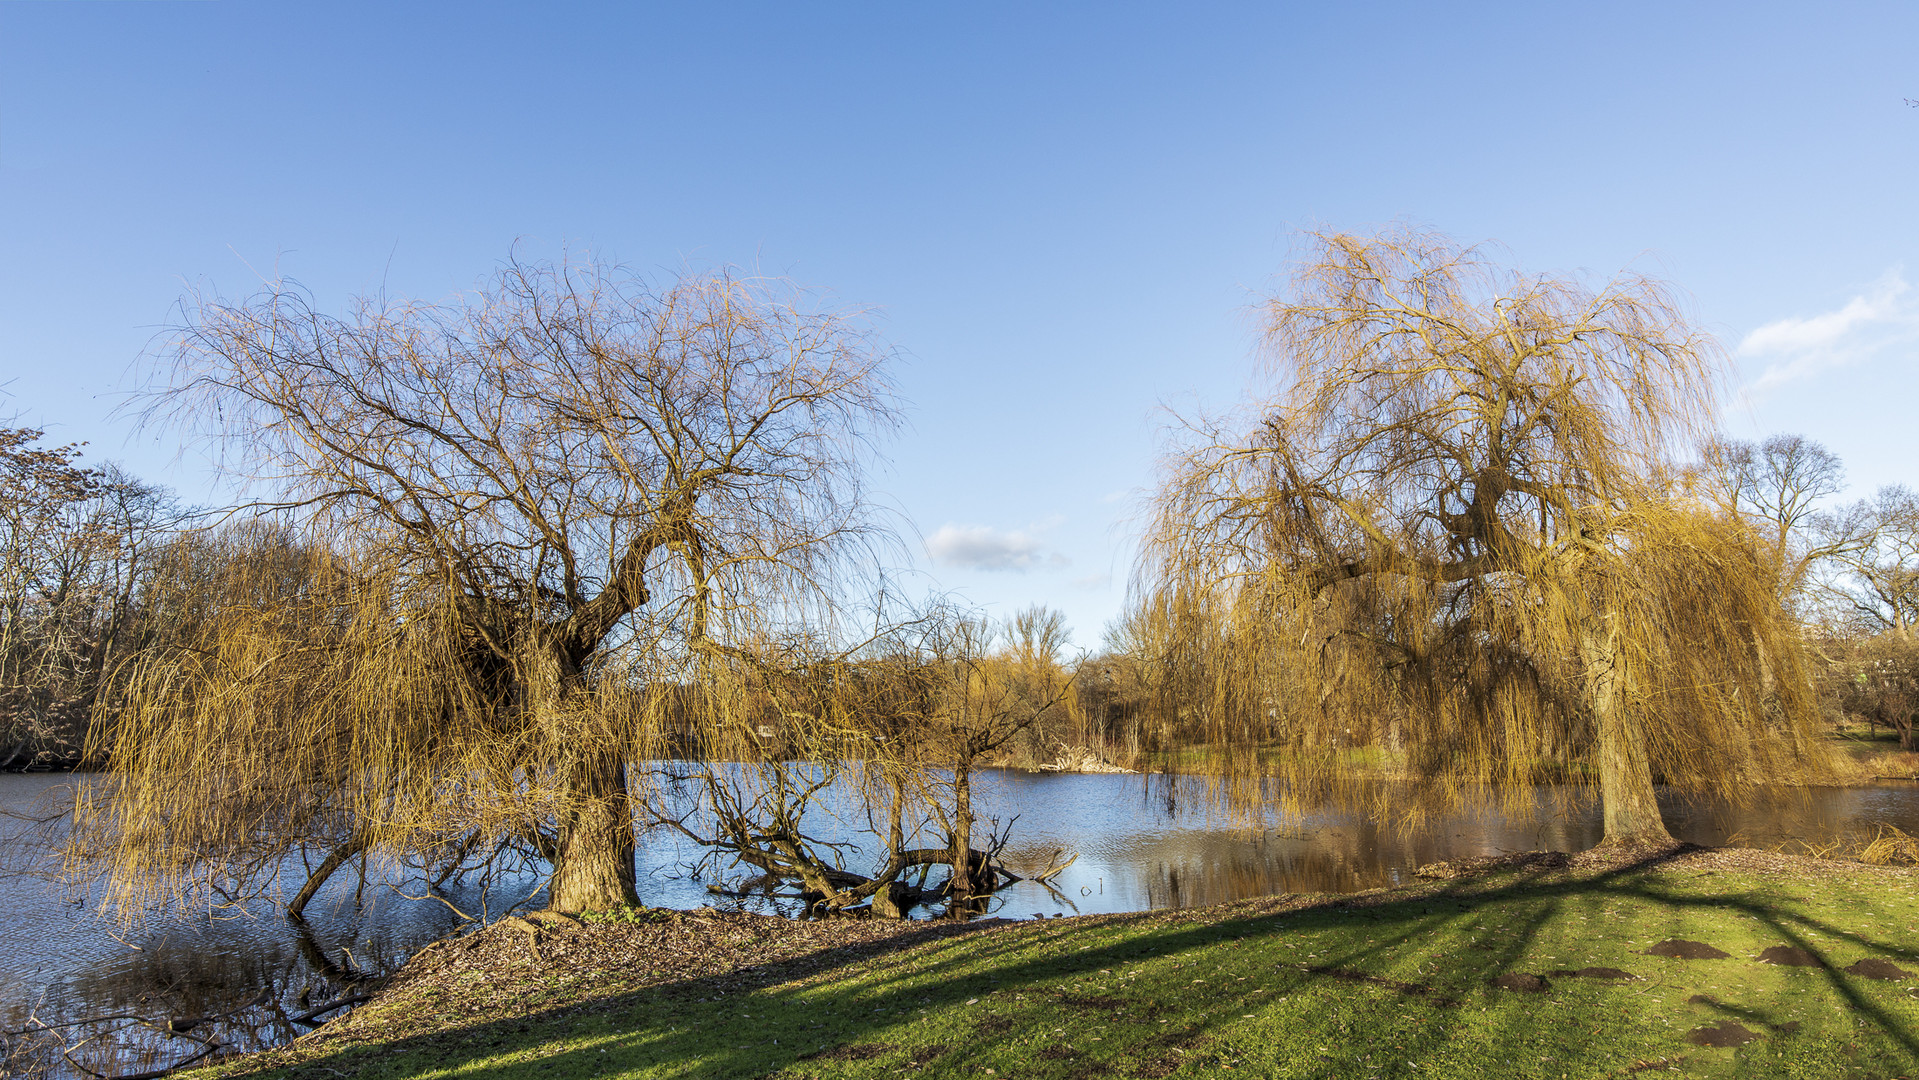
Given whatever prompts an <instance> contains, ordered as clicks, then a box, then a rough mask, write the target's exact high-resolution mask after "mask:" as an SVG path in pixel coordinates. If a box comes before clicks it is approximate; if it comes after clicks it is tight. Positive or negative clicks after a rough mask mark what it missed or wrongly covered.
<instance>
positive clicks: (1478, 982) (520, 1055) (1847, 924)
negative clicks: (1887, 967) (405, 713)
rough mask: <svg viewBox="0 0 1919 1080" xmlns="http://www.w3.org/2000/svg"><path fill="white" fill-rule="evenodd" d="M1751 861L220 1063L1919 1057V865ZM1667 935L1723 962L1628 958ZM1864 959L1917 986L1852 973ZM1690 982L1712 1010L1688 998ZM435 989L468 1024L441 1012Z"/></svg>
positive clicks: (410, 1074) (1399, 903)
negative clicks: (1522, 987) (1803, 954)
mask: <svg viewBox="0 0 1919 1080" xmlns="http://www.w3.org/2000/svg"><path fill="white" fill-rule="evenodd" d="M1742 857H1744V856H1742ZM1733 861H1734V860H1722V861H1721V862H1719V863H1718V864H1717V865H1719V866H1722V867H1723V866H1726V865H1729V864H1730V863H1732V862H1733ZM1758 863H1759V865H1758V867H1757V868H1756V869H1749V870H1739V869H1732V870H1728V869H1723V868H1722V869H1707V868H1705V867H1708V866H1711V865H1714V864H1713V863H1712V862H1710V861H1708V860H1702V861H1699V862H1693V863H1690V864H1688V863H1684V862H1682V863H1681V864H1680V865H1678V866H1677V867H1671V866H1668V867H1664V868H1660V867H1651V868H1648V867H1645V866H1629V867H1624V868H1613V869H1594V870H1585V871H1558V872H1547V873H1538V874H1519V873H1504V874H1497V875H1490V876H1485V877H1480V878H1473V879H1465V880H1458V881H1451V882H1443V883H1435V884H1424V885H1420V886H1416V887H1412V888H1408V889H1403V890H1396V891H1391V892H1384V893H1374V894H1368V895H1362V896H1357V897H1317V898H1299V897H1294V898H1281V899H1275V900H1269V901H1258V902H1245V903H1240V904H1232V905H1226V906H1223V907H1219V908H1212V909H1205V910H1196V911H1185V912H1155V913H1147V914H1143V915H1136V916H1111V917H1087V918H1080V919H1065V920H1051V921H1044V922H1035V923H1026V924H1020V925H1016V926H1010V927H1005V928H1000V929H993V930H984V931H981V932H979V933H975V934H969V935H964V936H960V937H955V938H949V939H946V940H942V941H935V942H931V943H926V944H920V945H914V946H910V947H905V948H901V949H898V950H896V951H893V952H890V953H884V954H882V955H879V956H874V957H869V958H867V959H864V960H862V961H860V962H858V963H856V964H853V965H850V966H848V967H844V968H841V969H837V970H835V971H833V972H831V973H830V974H828V975H824V976H809V977H804V978H799V979H789V980H787V981H784V982H781V981H778V977H777V972H776V973H774V974H773V976H772V981H773V983H774V984H773V985H762V986H758V987H754V988H748V989H745V990H743V991H738V992H730V991H729V990H728V989H727V987H728V985H729V984H728V983H726V982H725V981H724V980H689V981H686V982H682V983H678V984H671V985H666V986H661V987H656V988H652V989H647V990H641V991H629V992H624V993H619V992H615V993H604V992H601V993H599V994H598V996H595V997H591V998H589V999H587V1000H579V999H577V998H574V999H566V998H565V996H564V995H562V996H561V997H562V999H561V1000H555V1001H554V1002H552V1003H551V1004H550V1005H542V1006H541V1008H540V1009H538V1010H535V1011H533V1012H532V1013H530V1014H529V1015H525V1016H520V1017H515V1018H510V1019H489V1018H488V1017H486V1016H485V1015H478V1016H473V1017H472V1018H470V1019H469V1020H466V1021H462V1022H457V1023H450V1024H447V1025H445V1026H443V1027H441V1028H440V1029H439V1030H437V1031H436V1032H434V1033H432V1034H430V1035H419V1036H413V1037H409V1038H403V1039H397V1040H394V1041H390V1042H381V1041H378V1040H377V1039H376V1040H375V1041H373V1042H372V1043H369V1044H366V1045H361V1046H357V1047H354V1048H352V1049H339V1050H329V1051H326V1052H323V1053H316V1054H308V1055H304V1056H305V1060H304V1061H303V1062H302V1063H300V1064H298V1065H294V1066H289V1065H286V1064H276V1065H274V1066H273V1067H271V1068H268V1067H266V1066H267V1065H268V1063H269V1062H270V1061H272V1060H273V1059H271V1058H266V1059H259V1060H246V1059H242V1060H239V1061H235V1062H230V1063H227V1064H226V1065H223V1066H221V1067H219V1068H218V1069H215V1070H209V1071H211V1072H215V1073H221V1074H226V1075H237V1074H240V1073H252V1074H259V1075H267V1076H275V1077H286V1078H289V1080H291V1078H294V1077H298V1078H301V1080H307V1078H311V1080H321V1078H325V1077H330V1076H352V1077H394V1078H401V1077H405V1078H429V1077H433V1078H437V1077H487V1078H489V1080H493V1078H499V1080H508V1078H519V1077H525V1078H529V1080H534V1078H539V1080H550V1078H559V1077H669V1076H675V1077H677V1076H701V1077H707V1076H710V1077H774V1076H776V1077H779V1078H781V1080H797V1078H800V1077H821V1078H824V1077H835V1078H838V1077H847V1078H854V1077H883V1076H899V1075H917V1076H924V1077H946V1076H968V1077H974V1076H995V1077H1020V1078H1029V1077H1031V1078H1047V1077H1060V1078H1065V1077H1105V1076H1110V1077H1127V1076H1143V1077H1163V1076H1179V1077H1199V1076H1217V1075H1227V1074H1229V1073H1230V1074H1232V1075H1244V1076H1258V1077H1326V1078H1350V1077H1369V1076H1382V1077H1459V1078H1472V1080H1490V1078H1497V1077H1544V1078H1557V1077H1593V1076H1605V1075H1620V1076H1623V1075H1629V1074H1633V1073H1637V1072H1647V1073H1650V1072H1653V1071H1657V1072H1659V1073H1661V1074H1662V1075H1670V1070H1677V1071H1678V1072H1679V1073H1680V1074H1682V1075H1690V1076H1763V1077H1807V1078H1813V1077H1817V1078H1820V1080H1826V1078H1834V1077H1888V1076H1896V1075H1903V1074H1907V1073H1910V1072H1915V1071H1919V1000H1915V999H1914V997H1912V996H1911V995H1909V994H1908V992H1907V990H1908V988H1909V987H1912V986H1914V985H1919V896H1916V894H1915V885H1919V878H1915V876H1914V875H1913V874H1912V873H1910V872H1903V871H1891V870H1879V869H1867V868H1855V867H1847V866H1844V865H1839V864H1833V866H1832V868H1831V869H1830V870H1825V869H1823V868H1820V867H1819V865H1818V864H1814V863H1811V861H1810V860H1802V861H1799V862H1797V863H1794V862H1792V861H1790V860H1784V859H1771V860H1770V862H1768V860H1767V859H1766V858H1763V857H1762V858H1760V859H1759V860H1758ZM1768 866H1770V867H1772V868H1771V869H1768ZM1779 866H1786V867H1788V870H1785V871H1782V870H1780V869H1778V867H1779ZM1793 866H1799V867H1802V868H1805V869H1802V871H1800V872H1790V868H1791V867H1793ZM1668 937H1679V938H1686V939H1690V940H1695V941H1702V942H1705V943H1708V944H1711V945H1714V946H1716V947H1718V948H1720V949H1723V950H1725V951H1726V952H1728V953H1731V954H1732V956H1731V958H1729V959H1723V960H1696V961H1685V960H1668V959H1663V958H1659V957H1654V956H1648V955H1646V954H1645V950H1646V948H1647V947H1648V946H1650V945H1652V944H1653V943H1654V942H1656V941H1659V940H1661V939H1664V938H1668ZM1774 945H1792V946H1798V947H1801V948H1804V949H1806V950H1808V951H1811V952H1813V953H1815V954H1817V955H1819V956H1821V957H1822V958H1823V959H1825V960H1826V961H1827V965H1828V966H1825V967H1814V968H1805V967H1780V966H1773V965H1767V964H1760V963H1757V962H1755V961H1754V959H1753V958H1754V957H1755V956H1756V955H1757V954H1758V953H1759V952H1760V951H1761V950H1762V949H1765V948H1767V947H1769V946H1774ZM1867 957H1877V958H1880V959H1884V960H1890V961H1893V962H1895V963H1897V964H1899V965H1901V966H1902V967H1905V968H1906V969H1907V970H1909V971H1912V972H1914V973H1915V977H1914V978H1911V979H1904V980H1899V981H1890V982H1888V981H1876V980H1872V979H1867V978H1863V977H1860V976H1855V975H1851V974H1848V973H1846V972H1844V971H1843V970H1841V969H1842V968H1843V967H1844V966H1846V965H1849V964H1851V963H1853V962H1854V961H1857V960H1860V959H1864V958H1867ZM1594 966H1598V967H1614V968H1621V969H1624V970H1625V971H1628V972H1631V973H1634V974H1636V975H1638V976H1641V977H1642V978H1641V979H1639V980H1637V981H1631V982H1614V981H1607V980H1602V979H1593V978H1578V977H1566V976H1559V977H1552V976H1549V979H1550V983H1551V988H1550V990H1549V991H1548V992H1545V993H1523V992H1516V991H1510V990H1503V989H1498V988H1495V987H1493V986H1491V985H1489V983H1490V980H1491V979H1493V978H1494V977H1496V976H1498V975H1500V974H1503V973H1507V972H1514V971H1523V972H1534V973H1548V972H1551V971H1553V970H1556V969H1577V968H1585V967H1594ZM761 981H762V982H765V981H768V980H766V979H762V980H761ZM734 985H737V984H734ZM452 993H453V994H454V996H456V997H457V990H455V991H453V992H452ZM1702 994H1703V995H1709V996H1710V997H1711V998H1713V999H1714V1001H1713V1002H1710V1003H1708V1002H1692V1001H1689V999H1691V998H1693V997H1694V996H1695V995H1702ZM445 1004H446V1006H447V1009H446V1011H447V1013H448V1014H449V1015H460V1013H461V1010H460V1008H459V1005H458V1002H457V1001H451V1002H446V1003H445ZM1727 1020H1730V1021H1735V1022H1737V1023H1739V1024H1742V1025H1744V1026H1745V1027H1746V1028H1748V1029H1750V1030H1751V1031H1753V1032H1755V1033H1757V1034H1758V1035H1759V1036H1760V1038H1758V1039H1756V1040H1755V1041H1753V1042H1750V1043H1748V1044H1747V1045H1745V1046H1742V1047H1738V1048H1726V1049H1712V1048H1706V1047H1701V1046H1696V1045H1692V1044H1691V1043H1689V1042H1688V1041H1687V1039H1686V1035H1687V1033H1688V1031H1690V1030H1692V1029H1695V1028H1698V1027H1700V1026H1702V1025H1707V1024H1712V1023H1716V1022H1720V1021H1727ZM1795 1023H1796V1024H1797V1025H1798V1028H1797V1030H1791V1029H1790V1028H1789V1025H1792V1024H1795ZM281 1060H282V1061H284V1060H285V1059H281Z"/></svg>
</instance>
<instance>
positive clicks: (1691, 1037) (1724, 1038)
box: [1686, 1020, 1759, 1048]
mask: <svg viewBox="0 0 1919 1080" xmlns="http://www.w3.org/2000/svg"><path fill="white" fill-rule="evenodd" d="M1758 1037H1759V1033H1758V1032H1756V1031H1750V1030H1748V1029H1747V1028H1746V1027H1745V1026H1744V1025H1741V1024H1735V1023H1733V1022H1732V1021H1730V1020H1722V1021H1720V1022H1719V1023H1717V1024H1707V1025H1706V1026H1705V1027H1696V1028H1693V1029H1692V1030H1691V1031H1688V1032H1686V1041H1687V1042H1689V1043H1691V1044H1693V1045H1694V1046H1713V1047H1722V1048H1723V1047H1728V1046H1744V1045H1746V1044H1747V1043H1749V1042H1751V1041H1753V1040H1754V1039H1757V1038H1758Z"/></svg>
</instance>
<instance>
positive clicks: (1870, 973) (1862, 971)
mask: <svg viewBox="0 0 1919 1080" xmlns="http://www.w3.org/2000/svg"><path fill="white" fill-rule="evenodd" d="M1846 973H1847V974H1849V975H1859V976H1862V977H1864V978H1867V979H1910V978H1912V972H1910V971H1907V970H1905V969H1904V968H1901V967H1900V966H1899V965H1897V964H1895V963H1893V962H1891V961H1890V960H1881V959H1879V958H1878V957H1870V956H1869V957H1867V958H1866V959H1864V960H1861V961H1859V962H1858V963H1856V964H1853V965H1851V966H1850V967H1848V968H1846Z"/></svg>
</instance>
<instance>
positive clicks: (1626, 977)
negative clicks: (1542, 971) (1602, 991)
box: [1552, 967, 1639, 982]
mask: <svg viewBox="0 0 1919 1080" xmlns="http://www.w3.org/2000/svg"><path fill="white" fill-rule="evenodd" d="M1552 974H1554V975H1557V976H1560V977H1562V978H1564V977H1572V978H1577V979H1616V980H1620V981H1623V982H1636V981H1638V979H1639V976H1637V975H1634V974H1633V973H1632V972H1630V971H1621V970H1619V969H1618V968H1616V967H1583V968H1579V969H1578V970H1574V969H1572V968H1561V969H1559V970H1558V971H1555V972H1553V973H1552Z"/></svg>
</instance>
